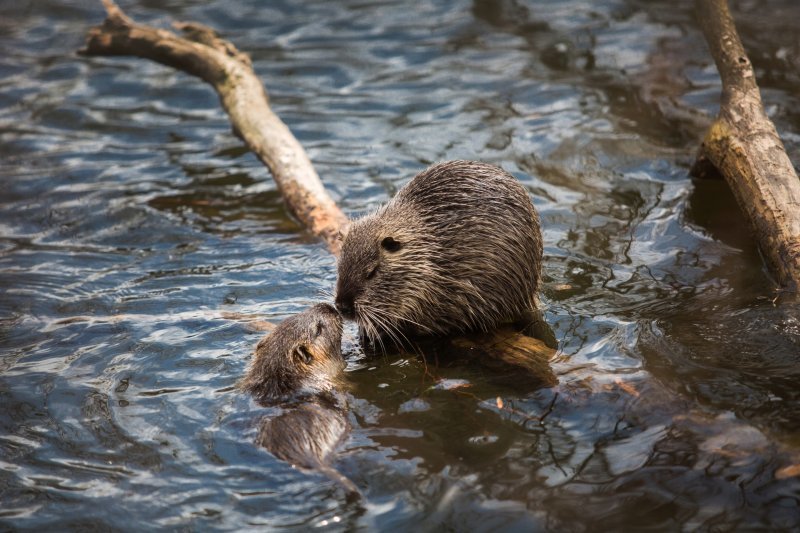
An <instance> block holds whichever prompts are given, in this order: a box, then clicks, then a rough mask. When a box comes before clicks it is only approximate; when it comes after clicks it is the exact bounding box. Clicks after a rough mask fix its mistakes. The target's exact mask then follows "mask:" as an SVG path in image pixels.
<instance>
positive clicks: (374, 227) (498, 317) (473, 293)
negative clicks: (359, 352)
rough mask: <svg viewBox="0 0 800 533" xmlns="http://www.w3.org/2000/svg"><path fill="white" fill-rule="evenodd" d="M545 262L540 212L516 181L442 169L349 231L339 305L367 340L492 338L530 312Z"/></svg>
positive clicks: (487, 168) (485, 168) (489, 169)
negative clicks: (470, 334)
mask: <svg viewBox="0 0 800 533" xmlns="http://www.w3.org/2000/svg"><path fill="white" fill-rule="evenodd" d="M541 258H542V238H541V230H540V227H539V218H538V215H537V214H536V211H535V210H534V208H533V204H532V203H531V201H530V198H529V197H528V193H527V191H525V189H524V188H523V187H522V185H521V184H520V183H519V182H518V181H517V180H516V179H515V178H514V177H513V176H511V175H510V174H508V173H507V172H505V171H504V170H502V169H500V168H498V167H495V166H492V165H488V164H485V163H477V162H472V161H450V162H446V163H440V164H438V165H434V166H432V167H430V168H428V169H426V170H425V171H423V172H421V173H420V174H418V175H417V176H415V177H414V178H413V179H412V180H411V181H410V182H409V183H408V184H407V185H406V186H405V187H403V188H402V189H401V190H400V191H399V192H398V193H397V195H396V196H395V197H394V198H393V199H392V200H391V201H390V202H389V203H388V204H386V205H385V206H383V207H382V208H380V209H379V210H378V211H377V212H375V213H373V214H371V215H367V216H366V217H364V218H361V219H359V220H356V221H354V222H353V223H352V224H351V225H350V229H349V232H348V234H347V236H346V237H345V239H344V242H343V244H342V252H341V256H340V258H339V265H338V274H339V275H338V279H337V282H336V307H337V309H338V310H339V312H340V313H341V314H342V316H344V317H345V318H349V319H354V320H356V322H358V324H359V326H360V328H361V330H362V332H363V333H364V334H366V336H367V337H368V338H370V339H372V340H376V339H380V337H388V338H390V339H393V340H394V341H395V342H396V343H398V344H403V341H405V340H407V339H408V337H409V336H410V335H415V336H416V335H426V334H448V333H457V332H465V331H476V330H479V331H489V330H491V329H493V328H495V327H497V326H498V325H500V324H501V323H503V322H505V321H512V320H516V319H518V318H520V317H521V316H523V315H524V314H525V313H527V312H528V311H530V310H531V309H533V308H534V305H535V303H534V302H535V300H534V297H535V292H536V289H537V286H538V281H539V276H540V265H541Z"/></svg>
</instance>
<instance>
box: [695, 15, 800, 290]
mask: <svg viewBox="0 0 800 533" xmlns="http://www.w3.org/2000/svg"><path fill="white" fill-rule="evenodd" d="M697 8H698V16H699V19H700V25H701V27H702V28H703V34H704V35H705V38H706V41H707V42H708V46H709V48H710V50H711V55H712V56H713V57H714V61H715V63H716V65H717V70H718V71H719V74H720V77H721V78H722V101H721V106H720V110H719V115H718V116H717V119H716V121H715V122H714V123H713V124H712V125H711V127H710V128H709V130H708V133H706V136H705V139H704V140H703V143H702V145H701V147H700V151H699V154H698V157H697V161H696V162H695V164H694V166H693V168H692V171H691V172H692V175H693V176H696V177H699V176H702V175H704V174H707V173H709V172H712V171H718V172H719V173H720V174H722V176H723V177H724V178H725V180H726V181H727V182H728V184H729V185H730V187H731V190H732V191H733V193H734V195H735V197H736V200H737V202H738V204H739V207H740V208H741V209H742V211H743V212H744V214H745V217H746V218H747V220H748V222H749V224H750V227H751V229H752V231H753V234H754V236H755V239H756V241H757V243H758V245H759V248H760V249H761V252H762V254H763V255H764V257H765V258H766V260H767V263H768V265H769V268H770V270H771V271H772V273H773V275H774V276H775V278H776V280H777V282H778V284H779V285H780V288H781V290H783V291H786V292H791V293H794V294H796V293H797V291H798V288H800V180H798V177H797V173H796V172H795V169H794V167H793V166H792V162H791V161H790V160H789V156H788V155H787V154H786V150H785V149H784V147H783V143H782V142H781V140H780V137H779V136H778V133H777V131H776V130H775V126H774V125H773V124H772V121H771V120H770V119H769V117H767V114H766V113H765V112H764V106H763V105H762V103H761V94H760V93H759V90H758V85H756V78H755V74H754V72H753V66H752V64H751V63H750V60H749V59H748V57H747V55H746V54H745V51H744V47H743V46H742V42H741V40H740V39H739V35H738V33H737V32H736V26H735V25H734V21H733V17H732V16H731V14H730V11H729V10H728V4H727V1H726V0H698V1H697Z"/></svg>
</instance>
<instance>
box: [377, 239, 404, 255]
mask: <svg viewBox="0 0 800 533" xmlns="http://www.w3.org/2000/svg"><path fill="white" fill-rule="evenodd" d="M381 247H382V248H383V249H384V250H386V251H387V252H396V251H398V250H399V249H400V248H402V247H403V245H402V244H401V243H400V241H396V240H394V239H393V238H391V237H386V238H385V239H383V240H382V241H381Z"/></svg>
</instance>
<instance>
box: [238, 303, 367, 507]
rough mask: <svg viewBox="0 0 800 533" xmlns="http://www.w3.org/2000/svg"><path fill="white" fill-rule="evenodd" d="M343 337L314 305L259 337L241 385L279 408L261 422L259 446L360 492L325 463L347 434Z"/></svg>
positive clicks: (326, 308) (329, 313) (336, 323)
mask: <svg viewBox="0 0 800 533" xmlns="http://www.w3.org/2000/svg"><path fill="white" fill-rule="evenodd" d="M341 341H342V319H341V317H340V316H339V313H337V312H336V310H335V309H334V308H333V307H331V306H330V305H327V304H317V305H315V306H313V307H311V308H309V309H308V310H306V311H304V312H303V313H300V314H298V315H295V316H293V317H291V318H289V319H287V320H285V321H283V322H282V323H281V324H280V325H278V326H277V327H276V328H275V330H273V331H272V332H271V333H270V334H268V335H267V336H266V337H264V338H263V339H261V341H259V343H258V344H257V345H256V349H255V353H254V354H253V360H252V361H251V363H250V367H249V368H248V371H247V374H246V375H245V377H244V378H243V379H242V380H241V381H240V382H239V387H240V388H241V389H243V390H245V391H247V392H249V393H250V394H252V395H253V396H254V397H255V399H256V401H258V402H259V403H260V404H261V405H264V406H274V407H279V408H281V410H282V412H281V413H280V414H279V415H278V416H274V417H265V418H264V419H263V420H262V421H261V427H260V429H259V432H258V438H257V443H258V444H259V445H260V446H263V447H264V448H266V449H267V450H268V451H269V452H270V453H272V454H273V455H274V456H276V457H278V458H279V459H282V460H284V461H286V462H288V463H291V464H292V465H294V466H297V467H300V468H309V469H313V470H317V471H320V472H322V473H324V474H326V475H327V476H328V477H329V478H331V479H332V480H334V481H335V482H337V483H339V484H340V485H341V486H342V487H343V488H344V489H345V491H346V492H347V493H348V495H358V494H359V492H358V489H357V488H356V487H355V485H353V483H352V482H351V481H350V480H349V479H347V478H346V477H345V476H343V475H342V474H340V473H339V472H338V471H336V470H335V469H334V468H332V467H331V466H330V464H329V463H330V461H331V459H332V458H333V455H334V453H335V451H336V449H337V448H338V447H339V445H340V444H341V443H342V442H343V441H344V439H345V438H346V437H347V435H348V434H349V432H350V423H349V421H348V419H347V411H346V401H345V399H344V397H343V395H342V393H341V391H340V390H339V388H340V387H341V385H342V380H343V377H342V375H343V371H344V368H345V361H344V358H343V357H342V351H341Z"/></svg>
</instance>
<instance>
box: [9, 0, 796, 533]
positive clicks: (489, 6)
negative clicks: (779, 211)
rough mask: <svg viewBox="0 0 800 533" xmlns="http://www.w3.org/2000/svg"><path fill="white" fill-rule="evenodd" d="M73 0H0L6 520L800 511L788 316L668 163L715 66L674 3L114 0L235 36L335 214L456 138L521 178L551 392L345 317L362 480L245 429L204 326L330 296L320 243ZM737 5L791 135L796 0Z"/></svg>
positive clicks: (229, 360)
mask: <svg viewBox="0 0 800 533" xmlns="http://www.w3.org/2000/svg"><path fill="white" fill-rule="evenodd" d="M97 4H98V5H95V3H94V2H87V1H77V0H75V1H72V2H70V1H66V0H65V1H53V0H45V1H39V2H5V3H4V4H3V5H2V6H0V27H1V28H2V29H1V30H0V46H2V50H3V54H2V57H0V139H2V140H1V141H0V157H1V158H2V165H1V166H0V174H1V175H2V187H3V189H2V192H1V193H0V228H2V229H1V230H0V287H1V288H2V289H1V290H2V294H3V297H2V300H0V320H1V321H2V322H1V323H0V339H2V343H1V344H0V397H1V398H2V399H1V400H0V405H2V407H0V524H2V525H3V527H4V528H5V527H11V528H26V529H27V528H31V529H34V528H37V529H40V528H58V529H63V528H89V527H91V528H106V527H111V528H119V529H129V528H139V527H145V526H146V527H148V528H164V529H172V528H189V529H207V528H221V529H242V528H246V527H251V526H257V525H265V526H269V527H275V528H278V527H298V528H299V527H308V526H328V527H333V528H335V529H339V528H350V527H356V528H380V529H385V530H389V529H394V528H400V527H402V528H409V529H410V528H423V529H438V528H452V529H460V530H467V529H469V530H472V529H476V530H495V529H498V528H511V527H516V528H519V529H524V530H530V529H551V530H577V531H580V530H605V529H630V528H637V527H648V526H650V527H655V528H669V529H679V528H685V529H695V528H700V529H715V530H716V529H732V528H754V527H763V528H770V529H776V528H779V529H792V528H798V527H800V477H798V474H799V472H798V470H800V469H793V468H792V466H793V465H795V464H798V463H800V432H799V430H798V428H799V427H800V387H798V384H799V383H800V322H799V321H798V316H800V313H798V311H797V310H796V309H792V308H787V307H775V306H773V303H772V299H773V296H774V294H773V292H772V290H773V289H772V287H773V286H772V284H771V283H770V281H769V279H768V277H767V274H766V272H765V270H764V268H763V267H762V262H761V259H760V258H759V256H758V253H757V251H756V249H755V247H754V245H753V242H752V241H751V240H750V238H749V237H748V235H747V231H746V228H745V226H744V225H743V223H742V221H741V219H740V216H739V213H738V211H737V209H736V206H735V204H734V202H733V199H732V197H731V195H730V193H729V192H728V191H727V190H726V186H725V185H724V184H723V183H719V182H693V181H691V180H690V179H689V178H687V170H688V166H689V165H690V163H691V160H692V156H693V154H694V150H695V147H696V145H697V139H698V137H699V135H700V134H701V133H702V127H701V126H699V125H698V124H700V125H702V124H703V123H704V120H705V119H704V117H703V115H702V113H707V114H713V113H714V112H715V107H716V105H717V100H718V91H719V86H718V82H717V75H716V71H715V69H714V67H713V65H712V64H711V63H710V60H709V57H708V56H707V53H706V49H705V46H704V44H703V40H702V37H701V35H700V33H699V30H698V26H697V23H696V22H695V20H694V17H693V15H692V10H691V2H688V1H687V2H683V1H680V2H674V1H673V2H644V1H636V0H627V1H626V0H604V1H602V2H579V1H569V0H564V1H553V2H527V3H525V2H519V3H515V2H512V1H499V2H494V1H489V0H475V1H474V2H473V3H470V2H468V1H458V2H433V1H427V2H413V3H409V2H389V1H384V2H357V1H356V2H325V1H315V2H288V1H286V2H284V1H278V2H269V3H265V2H255V1H246V0H225V1H222V0H219V1H210V2H207V1H206V2H200V1H188V0H186V1H182V0H172V1H169V2H151V1H145V0H142V1H138V2H124V4H123V7H125V8H126V9H127V10H128V12H129V13H130V14H131V15H132V16H134V17H135V18H137V19H139V20H140V21H143V22H148V23H151V24H158V25H165V24H168V23H169V22H170V21H172V20H176V19H177V20H196V21H199V22H203V23H206V24H209V25H211V26H213V27H215V28H217V29H218V30H219V31H221V32H222V33H223V34H224V35H225V36H226V37H228V38H230V39H231V40H232V41H234V42H235V43H236V44H237V45H239V46H240V47H241V48H242V49H243V50H246V51H248V52H250V53H251V54H252V57H253V59H254V62H255V67H256V69H257V71H258V73H259V74H260V76H261V77H262V78H263V79H264V81H265V83H266V85H267V86H268V88H269V90H270V94H271V98H272V103H273V105H274V108H275V109H276V111H277V112H278V113H279V114H280V115H281V117H282V118H283V119H284V120H285V121H286V122H287V123H288V124H289V125H290V127H291V128H292V130H293V131H294V132H295V134H296V135H297V137H298V138H299V139H300V141H301V142H302V143H303V144H304V146H305V147H306V148H307V150H308V152H309V154H310V156H311V158H312V159H313V161H314V163H315V165H316V166H317V169H318V170H319V173H320V175H321V176H322V178H323V181H324V182H325V184H326V186H327V187H328V188H329V189H330V191H331V193H332V194H333V196H334V197H335V198H336V200H337V202H339V203H340V205H341V206H342V207H343V208H344V209H345V210H346V211H347V212H348V214H351V215H354V216H355V215H357V214H359V213H362V212H364V211H366V210H369V209H372V208H374V207H376V206H377V205H379V204H380V203H381V202H383V201H385V200H386V199H387V198H389V197H390V196H391V195H392V194H393V193H394V192H395V191H396V190H397V189H398V188H399V187H401V186H402V185H403V183H405V181H406V180H408V179H409V178H410V177H411V176H412V175H413V174H414V173H416V172H417V171H419V170H420V169H422V168H423V167H424V166H426V165H427V164H429V163H431V162H434V161H438V160H443V159H453V158H470V159H481V160H485V161H489V162H493V163H497V164H500V165H502V166H504V167H505V168H506V169H508V170H509V171H511V172H512V173H514V175H516V176H517V177H518V178H519V179H520V180H522V182H523V183H524V184H525V185H526V186H527V187H528V188H529V190H530V191H531V193H532V195H533V196H534V198H535V203H536V206H537V207H538V209H539V210H540V212H541V215H542V221H543V225H544V235H545V246H546V247H545V254H546V258H545V264H544V272H545V283H544V291H543V295H542V296H543V300H544V303H545V305H546V315H547V320H548V322H549V323H550V324H551V325H552V327H553V329H554V332H555V334H556V336H557V338H558V340H559V353H558V356H557V359H556V360H555V361H554V362H553V365H552V366H553V370H554V372H555V373H556V374H557V375H558V377H559V381H560V383H559V385H558V386H557V387H552V388H549V387H548V388H538V389H537V388H536V387H535V386H534V385H531V386H530V387H529V388H528V389H527V390H524V389H523V390H519V387H518V386H515V387H511V386H508V385H506V384H504V383H503V380H502V379H500V380H498V379H496V376H493V375H492V372H491V371H487V370H486V369H485V368H482V367H480V366H476V365H475V364H473V363H469V362H464V363H463V364H461V363H459V364H454V365H448V366H442V367H440V368H437V367H435V366H432V365H431V364H430V361H429V364H428V366H427V370H426V367H425V364H424V362H423V361H422V359H420V358H417V357H412V356H407V357H391V356H390V357H376V358H367V357H365V356H364V355H363V354H362V353H361V352H360V350H359V349H358V346H357V345H356V344H355V343H354V341H353V340H352V331H350V332H349V334H350V335H351V337H350V340H349V341H347V344H346V353H347V356H348V363H349V365H348V377H349V379H350V381H351V383H352V394H353V397H354V402H353V404H354V405H353V417H352V418H353V422H354V426H355V427H354V431H353V433H352V436H351V438H350V439H349V440H348V441H347V444H346V445H345V447H344V449H343V450H342V452H341V454H340V458H339V460H338V461H337V463H336V465H337V467H338V468H339V469H340V470H341V471H342V472H343V473H345V474H346V475H347V476H349V477H350V478H351V479H352V480H353V481H354V482H355V483H356V485H358V486H359V487H360V488H361V490H362V491H363V492H364V494H365V496H366V502H365V503H364V504H363V505H358V504H352V503H347V502H346V501H345V499H344V497H343V494H342V492H341V491H340V490H339V489H338V488H337V487H336V486H335V485H333V484H332V483H331V482H329V481H328V480H327V478H325V477H324V476H321V475H318V474H314V473H308V472H303V471H299V470H295V469H292V468H291V467H290V466H288V465H287V464H285V463H282V462H280V461H278V460H276V459H275V458H273V457H272V456H270V455H269V454H268V453H267V452H265V451H263V450H260V449H259V448H257V447H256V446H254V444H253V440H254V437H255V432H256V422H257V421H258V419H259V417H260V416H261V414H263V409H259V408H258V407H257V406H256V405H255V404H254V403H253V402H252V401H251V400H250V399H249V398H247V397H244V396H242V395H241V394H239V393H237V392H236V391H235V390H234V389H233V385H234V383H235V381H236V380H237V379H238V377H239V376H241V374H242V372H243V370H244V368H245V365H246V363H247V361H248V358H249V356H250V353H251V349H252V347H253V345H254V344H255V342H256V341H257V340H258V338H259V334H257V333H253V332H251V331H249V330H248V329H247V328H246V327H245V326H244V325H243V324H242V323H240V322H237V321H235V320H226V319H224V318H221V313H223V312H225V311H229V312H236V313H244V314H256V315H258V316H260V317H263V318H266V319H268V320H274V321H279V320H281V319H283V318H285V317H287V316H289V315H291V314H294V313H296V312H299V311H301V310H302V309H304V308H306V307H307V306H308V305H309V304H311V303H312V302H315V301H317V300H319V299H324V298H326V296H325V291H330V290H331V288H332V286H333V283H334V280H335V261H334V259H333V257H332V256H331V255H330V254H329V253H328V252H327V251H326V249H325V248H324V246H323V245H321V244H320V243H319V242H317V241H316V240H315V239H314V238H313V237H310V236H309V235H308V234H306V233H305V232H304V231H303V230H302V228H300V227H299V226H298V225H297V224H296V223H295V222H294V221H293V220H292V219H291V218H290V217H288V216H287V214H286V212H285V210H284V209H283V207H282V205H281V199H280V195H279V194H278V192H277V191H276V189H275V186H274V184H273V183H272V181H271V179H270V176H269V174H268V172H267V171H266V170H265V169H264V168H263V167H262V166H261V165H260V164H259V163H258V161H257V160H256V159H255V158H254V157H253V156H252V155H251V154H250V153H248V152H247V151H246V150H245V149H244V148H243V147H242V143H241V142H240V141H239V140H238V139H236V138H235V137H234V136H233V135H232V134H231V131H230V126H229V124H228V120H227V117H226V116H225V115H224V113H223V112H222V111H221V109H220V106H219V105H218V101H217V97H216V95H215V94H214V93H213V92H212V91H211V90H210V89H209V88H207V87H206V86H204V85H202V84H201V83H200V82H199V81H197V80H195V79H191V78H188V77H187V76H185V75H183V74H181V73H178V72H175V71H173V70H170V69H167V68H164V67H161V66H159V65H156V64H153V63H150V62H148V61H144V60H136V59H128V58H93V59H86V58H81V57H78V56H76V55H75V53H74V51H75V50H76V49H78V48H79V47H80V46H81V44H82V40H83V35H84V33H85V32H86V30H87V29H88V27H89V26H90V25H92V24H96V23H99V22H100V21H101V20H102V18H103V12H102V10H101V8H100V6H99V2H97ZM734 6H735V13H736V16H737V17H738V20H739V24H740V27H741V30H742V33H743V35H744V38H745V44H746V45H747V46H748V47H749V49H750V53H751V57H752V58H753V61H754V63H755V65H756V67H757V74H758V75H759V79H760V82H761V85H762V88H763V93H764V96H765V100H766V102H767V109H768V111H769V113H770V115H771V116H772V117H773V119H774V120H775V122H776V124H777V126H778V128H779V130H780V131H781V132H782V135H783V138H784V140H785V142H786V143H787V148H788V150H789V153H790V155H791V156H792V158H793V160H794V161H800V115H798V113H797V110H798V109H800V101H799V97H798V95H800V75H798V72H800V63H798V59H797V58H798V57H800V41H799V40H798V33H797V31H796V29H797V28H796V24H797V21H798V20H800V7H798V5H797V4H796V3H795V2H793V1H792V0H784V1H776V2H772V1H770V2H768V1H765V0H762V1H759V0H753V1H748V2H734ZM765 28H768V29H769V31H764V30H765ZM647 94H661V95H668V96H671V97H672V98H673V99H674V101H675V102H678V103H679V106H678V107H680V108H682V109H684V110H686V109H688V110H690V112H687V113H686V116H685V117H684V118H675V116H674V115H671V114H669V113H664V112H663V109H662V108H661V107H659V105H657V104H654V103H653V100H652V99H648V97H647ZM437 378H447V379H449V380H452V381H449V382H446V383H450V384H465V383H466V384H468V385H469V386H468V387H455V388H453V387H441V386H439V387H435V385H436V384H437V381H436V379H437ZM456 380H463V381H456ZM498 397H500V398H501V399H502V400H503V402H502V404H503V408H502V409H501V408H499V407H498V405H499V404H498V402H497V398H498ZM409 402H410V403H409Z"/></svg>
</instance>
